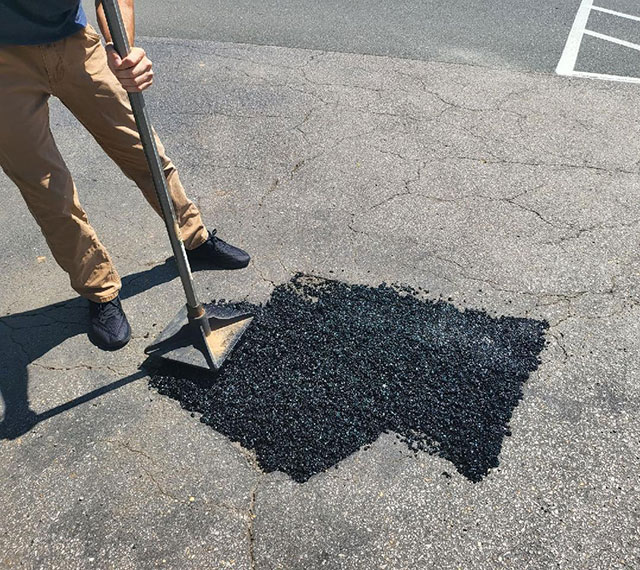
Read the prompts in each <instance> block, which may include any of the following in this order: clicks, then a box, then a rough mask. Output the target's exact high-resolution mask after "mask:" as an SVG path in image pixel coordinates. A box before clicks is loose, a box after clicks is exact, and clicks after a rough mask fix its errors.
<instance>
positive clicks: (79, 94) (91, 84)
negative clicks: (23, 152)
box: [54, 28, 209, 249]
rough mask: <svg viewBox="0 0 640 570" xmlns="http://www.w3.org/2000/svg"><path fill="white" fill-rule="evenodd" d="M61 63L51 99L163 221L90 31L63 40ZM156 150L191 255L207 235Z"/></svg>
mask: <svg viewBox="0 0 640 570" xmlns="http://www.w3.org/2000/svg"><path fill="white" fill-rule="evenodd" d="M64 61H65V76H64V80H63V81H61V82H60V83H59V84H58V85H56V88H55V90H54V94H55V95H56V96H58V97H59V98H60V100H61V101H62V102H63V103H64V104H65V105H66V106H67V107H68V108H69V110H70V111H71V112H72V113H73V114H74V115H75V116H76V117H77V118H78V119H79V120H80V121H81V122H82V123H83V124H84V126H85V127H86V128H87V129H88V130H89V132H91V134H92V135H93V136H94V138H95V139H96V141H97V142H98V144H100V146H101V147H102V148H103V149H104V150H105V152H106V153H107V154H108V155H109V156H110V157H111V158H112V159H113V160H114V162H115V163H116V164H117V165H118V166H119V167H120V169H121V170H122V171H123V172H124V174H125V175H126V176H127V177H129V178H130V179H132V180H133V181H134V182H135V183H136V185H137V186H138V187H139V188H140V189H141V190H142V192H143V194H144V196H145V198H146V199H147V201H148V202H149V203H150V204H151V206H152V207H153V208H154V210H155V211H156V212H157V213H158V214H159V215H162V214H161V209H160V204H159V203H158V199H157V196H156V193H155V189H154V187H153V181H152V179H151V174H150V172H149V167H148V166H147V161H146V158H145V155H144V151H143V149H142V144H141V142H140V137H139V135H138V130H137V128H136V124H135V119H134V117H133V113H132V111H131V107H130V105H129V98H128V96H127V93H126V91H125V90H124V89H123V88H122V86H121V85H120V83H119V82H118V80H117V79H116V78H115V76H114V75H113V74H112V73H111V70H110V69H109V67H108V65H107V59H106V53H105V51H104V48H103V47H102V45H101V43H100V39H99V36H98V35H97V34H96V33H95V31H93V29H91V28H87V29H85V30H83V31H81V32H78V33H77V34H75V35H73V36H71V37H69V38H67V40H66V42H65V48H64ZM83 63H84V65H83ZM156 144H157V146H158V152H159V154H160V158H161V161H162V164H163V168H164V173H165V176H166V178H167V182H168V187H169V192H170V194H171V197H172V199H173V203H174V207H175V211H176V216H177V218H178V226H179V227H180V234H181V237H182V240H183V241H184V244H185V247H186V248H187V249H195V248H197V247H198V246H200V245H202V244H203V243H204V242H205V241H206V240H207V238H208V235H209V234H208V232H207V230H206V228H205V226H204V223H203V222H202V218H201V217H200V212H199V211H198V208H197V207H196V206H195V204H193V202H191V200H189V198H188V197H187V196H186V194H185V191H184V188H183V187H182V184H181V183H180V179H179V177H178V172H177V170H176V168H175V166H174V165H173V163H172V162H171V160H170V159H169V158H168V157H167V155H166V154H165V151H164V147H163V146H162V143H161V142H160V140H159V139H158V138H157V137H156Z"/></svg>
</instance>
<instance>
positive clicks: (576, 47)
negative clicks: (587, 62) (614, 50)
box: [556, 0, 640, 83]
mask: <svg viewBox="0 0 640 570" xmlns="http://www.w3.org/2000/svg"><path fill="white" fill-rule="evenodd" d="M592 10H595V11H598V12H603V13H605V14H610V15H612V16H617V17H619V18H625V19H627V20H634V21H638V22H640V16H634V15H631V14H625V13H623V12H617V11H616V10H610V9H609V8H603V7H602V6H594V5H593V0H582V3H581V4H580V7H579V8H578V12H577V14H576V18H575V20H574V21H573V26H571V31H570V32H569V37H568V38H567V43H566V44H565V46H564V51H563V52H562V56H561V57H560V61H559V62H558V65H557V67H556V73H557V74H558V75H566V76H569V77H585V78H590V79H602V80H606V81H621V82H624V83H640V77H628V76H626V75H609V74H606V73H592V72H589V71H576V68H575V67H576V61H577V60H578V53H579V51H580V46H581V44H582V39H583V38H584V36H591V37H594V38H597V39H599V40H604V41H607V42H611V43H614V44H617V45H620V46H623V47H627V48H630V49H633V50H636V51H640V45H639V44H634V43H632V42H628V41H626V40H621V39H619V38H616V37H613V36H609V35H607V34H601V33H600V32H594V31H592V30H587V22H588V21H589V16H590V15H591V11H592Z"/></svg>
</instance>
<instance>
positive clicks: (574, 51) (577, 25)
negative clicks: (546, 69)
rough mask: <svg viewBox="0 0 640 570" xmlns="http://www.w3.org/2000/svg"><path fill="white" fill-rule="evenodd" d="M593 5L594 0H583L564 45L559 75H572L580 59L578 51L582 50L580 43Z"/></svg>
mask: <svg viewBox="0 0 640 570" xmlns="http://www.w3.org/2000/svg"><path fill="white" fill-rule="evenodd" d="M592 6H593V0H582V4H580V8H578V13H577V14H576V19H575V20H574V21H573V26H571V31H570V32H569V37H568V38H567V43H566V44H565V46H564V51H563V52H562V57H561V58H560V61H559V62H558V66H557V67H556V73H557V74H558V75H571V73H572V72H573V70H574V68H575V66H576V60H577V59H578V51H580V44H581V43H582V36H583V35H584V30H585V28H586V27H587V21H588V20H589V14H591V7H592Z"/></svg>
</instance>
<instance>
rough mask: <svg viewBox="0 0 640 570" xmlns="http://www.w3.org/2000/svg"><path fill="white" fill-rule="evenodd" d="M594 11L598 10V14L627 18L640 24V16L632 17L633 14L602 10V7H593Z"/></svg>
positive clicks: (607, 9)
mask: <svg viewBox="0 0 640 570" xmlns="http://www.w3.org/2000/svg"><path fill="white" fill-rule="evenodd" d="M591 9H592V10H597V11H598V12H604V13H605V14H611V15H612V16H618V17H620V18H626V19H627V20H635V21H636V22H640V16H632V15H631V14H624V13H623V12H616V11H615V10H609V8H602V7H601V6H593V7H592V8H591Z"/></svg>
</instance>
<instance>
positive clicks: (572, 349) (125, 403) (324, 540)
mask: <svg viewBox="0 0 640 570" xmlns="http://www.w3.org/2000/svg"><path fill="white" fill-rule="evenodd" d="M620 4H621V5H620V7H619V9H626V10H628V9H629V8H628V6H627V7H626V8H625V7H624V6H622V3H620ZM568 20H570V18H568ZM568 24H570V22H568ZM566 33H568V31H567V30H564V31H563V39H564V38H566ZM585 42H586V39H585ZM139 43H140V45H143V46H144V47H145V49H147V50H148V52H149V54H150V55H151V58H152V59H153V61H154V65H155V66H156V82H155V85H154V87H153V89H152V90H151V91H150V92H149V93H148V98H147V100H148V107H149V112H150V114H151V117H152V120H153V122H154V125H155V127H156V129H157V131H158V132H159V134H160V136H161V138H162V139H163V141H164V143H165V146H166V147H167V149H168V151H169V154H170V156H172V158H173V159H174V161H175V162H176V164H177V166H178V168H179V170H180V172H181V178H182V180H183V181H184V183H185V185H186V187H187V189H188V192H189V194H190V195H191V196H192V197H193V198H194V200H196V202H197V203H198V205H199V206H200V208H201V210H202V212H203V215H204V218H205V220H206V221H207V223H208V224H209V225H210V226H211V227H217V228H218V230H219V235H220V236H221V237H222V238H223V239H228V240H229V241H232V242H233V243H237V244H238V245H240V246H242V247H244V248H246V249H247V250H248V251H249V252H250V253H251V254H252V256H253V261H252V263H251V265H250V266H249V268H248V269H246V270H244V271H239V272H205V271H201V272H198V273H197V274H196V275H195V278H196V282H197V285H198V288H199V291H200V293H201V297H202V298H203V299H205V300H220V299H222V298H224V299H228V300H231V301H233V302H247V303H251V304H252V305H255V306H261V305H263V304H265V303H267V302H268V300H269V299H270V298H271V296H272V294H273V292H274V291H276V290H277V291H281V288H282V287H284V284H286V283H288V282H289V281H290V280H291V278H292V276H294V275H295V274H296V273H298V272H302V273H304V274H307V275H315V276H318V277H320V278H325V279H332V280H338V281H340V282H341V283H343V284H347V285H344V286H345V287H351V286H353V285H354V284H355V285H357V286H368V287H371V288H373V290H376V289H377V288H378V287H379V286H380V285H381V284H382V283H383V282H386V283H402V284H406V285H408V286H409V287H411V288H413V289H415V290H418V288H422V289H423V290H424V291H422V292H421V295H420V299H421V301H423V302H425V303H426V304H427V307H431V308H432V309H433V310H434V311H437V310H441V311H442V314H443V315H446V316H447V321H446V324H449V323H451V326H453V324H454V323H456V322H468V321H465V319H466V318H468V317H469V316H470V315H472V314H473V311H476V312H478V315H483V314H484V313H486V315H490V318H489V317H488V316H487V317H486V319H487V320H486V321H484V322H486V323H494V324H496V323H498V322H499V321H500V319H501V318H502V319H506V321H505V320H503V324H504V322H512V321H509V319H515V321H513V322H521V323H529V324H528V325H526V326H527V327H529V328H531V327H533V329H534V330H536V327H540V326H541V325H540V323H543V322H546V323H548V328H547V329H546V331H545V333H544V334H545V338H546V340H547V344H546V346H545V347H544V349H543V350H542V351H541V352H540V353H539V355H538V356H539V359H540V363H539V365H538V367H537V369H536V370H535V371H532V370H533V365H532V366H531V367H529V368H528V370H529V371H530V372H531V373H530V374H529V377H528V378H527V379H526V382H518V383H519V388H520V390H521V398H520V400H519V401H518V402H517V404H515V403H512V405H511V409H510V411H508V409H509V406H508V405H505V406H504V407H503V408H501V409H502V413H503V416H502V419H498V420H496V421H495V424H494V426H495V427H496V429H498V427H502V428H504V426H505V425H506V418H507V415H508V414H509V413H510V418H508V428H507V429H508V430H509V431H510V433H511V435H510V436H508V437H504V438H503V439H502V440H501V442H500V445H499V454H498V456H497V458H498V461H499V464H498V466H497V467H493V468H491V469H490V471H489V473H488V474H487V475H486V476H484V477H483V478H482V479H481V480H480V481H478V482H473V481H472V480H471V479H470V478H469V477H468V476H466V475H465V474H464V472H461V471H459V470H457V469H456V466H457V465H458V464H459V463H460V462H458V463H456V461H455V458H453V457H452V455H440V454H438V453H437V452H436V451H435V450H434V449H429V452H428V453H425V452H422V451H418V452H415V451H413V450H411V449H409V448H408V446H407V445H406V444H405V443H401V442H400V441H399V440H398V437H397V436H398V435H399V434H397V433H394V432H393V431H391V432H390V433H381V435H379V437H377V438H375V440H374V441H373V442H372V443H370V444H369V445H368V447H367V446H366V445H365V446H364V447H363V448H362V449H358V450H357V451H354V452H353V453H351V454H350V455H348V456H347V457H344V458H341V460H340V461H339V463H337V464H336V465H337V469H336V468H335V467H330V468H328V469H325V470H320V471H318V472H317V473H316V474H315V475H313V476H311V477H310V478H308V479H307V480H306V481H305V482H304V483H301V482H298V481H296V480H295V479H294V478H292V477H290V475H289V474H287V473H286V472H285V471H280V470H273V471H270V472H268V470H269V467H266V463H265V455H264V454H263V455H261V456H259V455H258V453H257V452H256V450H255V449H251V448H248V447H244V446H243V445H241V444H239V443H238V441H233V440H234V439H236V438H235V437H228V436H227V434H225V433H224V432H223V431H218V430H217V429H211V427H210V426H208V425H206V424H203V423H202V422H200V421H198V418H196V417H194V418H191V417H190V415H189V414H188V413H187V412H185V411H184V410H183V409H182V408H181V406H180V403H179V402H177V401H175V400H174V399H172V398H169V397H166V396H164V395H161V394H158V392H157V390H156V389H155V388H154V389H151V390H150V389H149V375H148V373H147V372H146V371H145V370H144V369H143V370H141V369H140V365H141V363H142V362H143V359H144V348H145V347H146V346H147V345H148V344H149V343H150V342H151V340H152V339H153V337H154V336H155V335H156V334H157V332H158V331H159V330H162V328H164V326H165V325H166V324H167V323H168V322H169V320H170V319H171V318H172V317H173V315H174V314H175V313H176V312H177V310H178V309H179V307H180V305H181V304H182V293H181V289H180V284H179V282H178V280H177V278H176V273H175V269H174V267H173V265H172V262H171V261H170V260H169V261H167V257H168V255H169V251H170V250H169V247H168V243H167V238H166V235H165V230H164V227H163V225H162V223H161V222H160V220H158V219H157V218H156V217H155V216H154V215H153V213H152V212H151V211H150V210H149V209H148V206H147V204H146V203H145V201H144V199H143V198H142V197H141V196H140V193H139V192H138V191H137V189H136V188H135V187H133V185H132V183H131V182H130V181H128V180H127V179H126V178H125V177H124V176H123V175H122V174H121V173H120V172H119V171H118V169H117V167H116V166H114V165H113V164H112V163H111V162H110V161H109V159H108V158H107V157H106V156H105V155H104V153H103V152H102V150H101V149H100V148H99V147H98V145H97V144H96V143H95V142H94V141H93V140H92V139H91V137H90V136H89V135H88V134H87V133H86V131H84V129H82V127H81V126H80V125H79V124H78V122H77V121H76V120H75V119H74V118H73V117H72V116H71V115H70V114H69V112H68V111H67V110H66V109H64V108H63V107H62V106H61V105H60V104H59V103H58V102H56V101H52V102H51V129H52V131H53V133H54V136H55V137H56V140H57V143H58V146H59V148H60V151H61V153H62V155H63V156H64V157H65V160H66V161H67V164H68V165H69V167H70V169H71V171H72V173H73V175H74V180H75V182H76V184H77V186H78V189H79V192H80V197H81V200H82V203H83V205H84V206H85V208H86V209H87V211H88V214H89V218H90V220H91V221H92V223H93V225H94V226H95V227H96V229H97V231H98V233H99V235H100V237H101V239H102V240H103V241H104V243H105V244H106V245H107V247H108V248H109V251H110V252H111V254H112V256H113V258H114V260H115V261H116V264H117V267H118V269H119V271H120V273H121V274H122V275H123V284H124V287H123V291H122V296H123V304H124V307H125V309H126V311H127V314H128V315H129V318H130V320H131V322H132V326H133V338H132V341H131V343H130V344H129V345H128V346H127V347H125V348H124V349H123V350H121V351H118V352H115V353H105V352H102V351H100V350H98V349H97V348H96V347H94V346H93V345H91V343H90V342H88V340H87V338H86V326H87V324H86V323H87V307H86V304H85V303H84V302H83V301H82V300H79V299H77V298H76V296H75V294H74V293H73V292H72V291H71V290H70V288H69V285H68V279H67V277H66V275H65V274H64V273H63V272H62V271H61V270H60V269H59V268H58V267H57V266H56V265H55V263H54V262H53V261H52V259H51V256H50V254H49V252H48V249H47V246H46V243H45V241H44V239H43V237H42V236H41V234H40V233H39V232H38V228H37V226H36V225H35V223H34V222H33V220H32V218H31V216H30V214H29V212H28V210H27V209H26V207H25V206H24V204H23V202H22V200H21V198H20V196H19V193H18V192H17V191H16V189H15V188H14V187H13V185H12V184H11V183H10V182H9V181H8V179H7V178H6V177H0V195H1V196H2V199H3V207H2V208H1V209H0V243H1V244H2V248H3V249H2V255H1V256H0V343H1V346H2V351H1V352H0V392H1V393H2V400H3V402H4V403H3V409H2V414H3V416H2V422H3V423H2V428H1V429H2V431H3V434H2V436H1V439H0V567H8V568H64V569H69V568H82V569H84V568H119V569H130V568H131V569H140V568H158V567H167V568H180V569H183V568H198V569H201V568H241V569H243V570H244V569H248V570H249V569H251V570H252V569H256V568H257V569H263V568H264V569H298V568H305V569H308V568H312V569H315V568H335V569H349V570H352V569H353V570H360V569H367V570H368V569H370V568H379V569H384V570H389V569H393V570H404V569H407V570H409V569H411V570H414V569H416V568H419V569H430V568H445V569H447V568H471V569H475V568H478V569H480V568H482V569H484V568H558V567H559V568H569V569H580V570H582V569H585V568H587V569H592V568H593V569H600V568H637V567H638V566H640V541H639V539H638V536H639V532H640V515H639V512H640V501H639V499H638V497H640V484H639V481H638V467H639V464H640V457H639V455H638V449H639V448H640V447H639V444H640V430H639V427H638V426H640V415H639V411H638V410H639V404H640V388H639V386H640V378H639V375H638V369H639V367H640V357H639V355H640V340H639V339H640V334H639V333H640V330H639V328H640V325H639V324H638V323H639V322H640V287H639V285H638V275H639V274H640V257H639V255H638V226H639V224H640V205H639V202H638V200H637V196H638V193H639V192H640V183H639V178H638V174H639V170H638V167H639V163H638V156H640V139H639V138H638V136H637V128H636V127H637V125H638V111H637V87H636V86H634V85H630V84H629V85H626V84H619V83H611V82H595V81H588V80H578V79H567V78H562V77H557V76H554V75H552V74H550V73H536V72H531V71H529V70H528V69H527V68H522V69H520V68H518V69H516V68H514V67H510V68H507V67H509V66H502V65H499V64H496V65H489V66H488V67H486V66H478V65H474V64H468V62H467V63H466V64H455V63H444V62H434V61H412V60H408V59H396V58H393V57H378V56H371V55H358V54H346V53H345V54H340V53H335V52H332V51H313V50H306V49H299V48H281V47H267V46H251V45H238V44H233V43H224V42H215V41H209V40H203V41H198V40H185V39H178V38H173V39H172V38H150V37H144V36H143V35H141V36H140V37H139ZM561 44H562V41H558V45H561ZM585 45H586V44H585ZM581 51H582V50H581ZM549 71H550V70H549ZM595 71H599V72H605V71H606V70H605V69H601V68H598V69H595ZM367 291H368V289H367ZM425 291H429V293H428V294H427V293H426V292H425ZM389 294H390V293H389ZM449 299H452V300H451V301H449ZM429 303H433V305H430V304H429ZM438 303H442V304H441V305H438ZM450 305H452V307H450ZM264 306H265V307H266V306H267V305H266V304H265V305H264ZM420 306H421V307H422V305H420ZM435 307H440V309H436V308H435ZM454 307H455V310H454ZM425 310H426V309H425ZM449 319H451V321H449ZM490 319H493V320H490ZM535 323H538V324H537V325H536V324H535ZM315 324H316V323H315V322H314V325H315ZM496 326H497V327H498V329H496V330H499V329H500V325H498V324H496ZM258 330H261V329H258ZM537 330H539V328H538V329H537ZM265 334H266V333H265ZM507 338H508V337H507ZM527 338H529V339H532V338H539V337H536V336H535V335H533V336H527ZM474 340H476V339H474ZM247 346H248V345H247ZM268 346H271V345H270V344H265V347H268ZM265 350H268V348H265ZM472 352H473V351H472ZM477 358H478V355H477V354H475V355H474V356H473V358H471V359H470V360H468V361H467V362H469V363H470V362H473V361H477V360H476V359H477ZM232 362H233V361H232ZM266 381H267V382H268V378H267V380H266ZM263 382H265V380H261V381H257V380H256V388H257V389H259V388H260V387H261V386H264V385H265V384H263ZM245 386H246V385H245ZM373 386H378V387H379V388H380V389H381V386H380V385H379V384H375V382H374V384H373ZM456 386H460V384H459V383H457V384H456ZM293 388H295V386H294V387H293ZM293 388H292V390H291V391H292V392H293V391H294V390H293ZM513 388H514V390H513V392H512V393H511V394H512V398H513V400H515V399H516V398H517V390H516V386H513ZM211 389H217V390H218V391H219V393H221V391H220V387H218V388H211V387H210V388H209V390H211ZM376 395H377V396H380V395H381V392H380V391H378V392H377V393H376ZM458 400H460V401H459V409H460V410H461V412H462V413H464V412H467V411H468V412H471V410H472V409H475V408H474V404H473V403H472V402H471V401H469V400H468V399H467V398H464V397H462V396H460V397H459V398H458ZM446 403H447V405H452V406H453V405H454V404H453V403H452V402H450V401H446ZM485 404H486V401H485V400H483V399H478V401H477V405H478V406H479V409H482V407H483V405H485ZM227 412H228V410H227ZM215 413H218V411H217V410H215ZM194 415H195V412H194ZM438 417H439V416H437V415H436V419H438ZM294 419H295V416H294ZM374 420H375V418H374V419H373V420H372V421H374ZM412 423H413V422H412ZM274 425H277V424H274ZM378 427H381V426H378ZM399 427H400V428H402V426H399ZM5 428H9V429H5ZM220 429H221V430H222V427H221V428H220ZM249 433H250V432H249V431H244V432H243V433H240V434H239V437H238V438H237V439H241V437H245V438H246V437H248V436H247V434H249ZM492 433H494V435H495V433H496V432H492ZM497 433H500V430H498V432H497ZM503 433H504V434H506V432H503ZM371 434H373V431H372V432H371ZM426 435H427V436H431V437H433V433H431V434H429V433H427V434H426ZM371 437H373V435H371ZM370 439H371V438H370ZM434 439H436V438H434ZM286 441H287V440H286V439H285V442H286ZM449 441H452V440H449ZM492 441H493V442H494V443H495V444H496V448H495V450H496V452H497V450H498V437H495V439H493V440H492ZM247 445H249V444H247ZM454 449H455V446H454ZM324 451H326V450H324ZM492 457H494V458H495V453H494V454H493V456H492ZM261 461H262V463H261Z"/></svg>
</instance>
